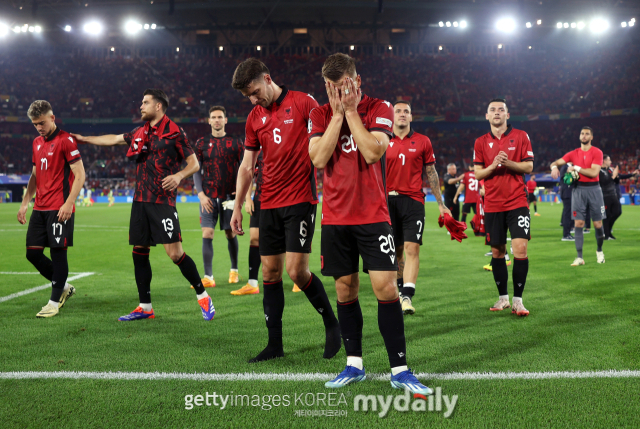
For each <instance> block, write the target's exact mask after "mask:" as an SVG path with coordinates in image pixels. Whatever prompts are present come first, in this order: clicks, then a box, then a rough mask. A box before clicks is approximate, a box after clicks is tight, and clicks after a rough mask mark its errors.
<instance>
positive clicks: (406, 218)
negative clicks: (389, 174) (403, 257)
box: [389, 195, 424, 246]
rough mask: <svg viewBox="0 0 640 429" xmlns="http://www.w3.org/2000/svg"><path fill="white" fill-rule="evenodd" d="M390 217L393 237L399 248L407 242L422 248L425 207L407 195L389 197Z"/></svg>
mask: <svg viewBox="0 0 640 429" xmlns="http://www.w3.org/2000/svg"><path fill="white" fill-rule="evenodd" d="M389 216H390V217H391V226H392V228H393V237H394V239H395V243H396V244H397V245H398V246H402V245H403V243H405V242H407V241H408V242H411V243H418V244H419V245H420V246H422V236H423V233H424V205H423V204H421V203H420V202H419V201H416V200H414V199H413V198H411V197H408V196H406V195H397V196H394V195H392V196H390V197H389Z"/></svg>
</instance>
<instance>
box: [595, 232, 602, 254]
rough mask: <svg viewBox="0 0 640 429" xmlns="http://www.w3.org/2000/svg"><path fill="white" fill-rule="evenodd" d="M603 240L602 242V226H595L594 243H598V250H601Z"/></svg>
mask: <svg viewBox="0 0 640 429" xmlns="http://www.w3.org/2000/svg"><path fill="white" fill-rule="evenodd" d="M603 242H604V227H600V228H596V243H597V244H598V252H602V243H603Z"/></svg>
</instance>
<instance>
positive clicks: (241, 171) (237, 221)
mask: <svg viewBox="0 0 640 429" xmlns="http://www.w3.org/2000/svg"><path fill="white" fill-rule="evenodd" d="M258 155H259V152H258V151H253V150H245V151H244V158H242V164H240V168H238V179H237V180H236V193H237V194H238V195H246V194H247V192H248V191H249V187H250V186H251V182H252V180H253V172H254V171H255V169H256V161H258ZM231 230H232V231H233V232H234V233H236V234H238V235H244V231H243V230H242V204H241V203H239V202H236V204H235V206H234V207H233V215H232V216H231Z"/></svg>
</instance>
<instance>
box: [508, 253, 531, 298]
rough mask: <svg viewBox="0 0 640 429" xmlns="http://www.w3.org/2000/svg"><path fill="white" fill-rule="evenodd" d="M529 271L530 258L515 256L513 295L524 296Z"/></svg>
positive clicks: (515, 296) (516, 296)
mask: <svg viewBox="0 0 640 429" xmlns="http://www.w3.org/2000/svg"><path fill="white" fill-rule="evenodd" d="M527 273H529V258H522V259H520V258H514V261H513V273H512V275H513V297H514V298H522V292H523V291H524V285H525V283H527Z"/></svg>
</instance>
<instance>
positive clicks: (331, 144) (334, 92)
mask: <svg viewBox="0 0 640 429" xmlns="http://www.w3.org/2000/svg"><path fill="white" fill-rule="evenodd" d="M325 87H326V89H327V95H328V96H329V104H330V105H331V110H332V111H333V116H332V117H331V121H330V122H329V126H328V127H327V129H326V130H325V132H324V134H323V135H322V136H321V137H314V138H312V139H311V140H309V157H310V158H311V162H312V163H313V165H314V166H315V167H316V168H324V167H325V166H326V165H327V162H329V160H330V159H331V155H332V154H333V152H334V151H335V150H336V145H337V144H338V140H339V139H340V128H341V127H342V122H343V121H344V110H343V108H342V101H341V100H340V91H339V89H338V87H337V86H336V85H334V84H333V82H326V83H325Z"/></svg>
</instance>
